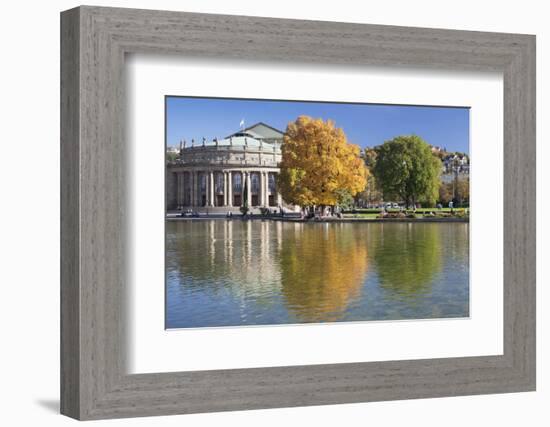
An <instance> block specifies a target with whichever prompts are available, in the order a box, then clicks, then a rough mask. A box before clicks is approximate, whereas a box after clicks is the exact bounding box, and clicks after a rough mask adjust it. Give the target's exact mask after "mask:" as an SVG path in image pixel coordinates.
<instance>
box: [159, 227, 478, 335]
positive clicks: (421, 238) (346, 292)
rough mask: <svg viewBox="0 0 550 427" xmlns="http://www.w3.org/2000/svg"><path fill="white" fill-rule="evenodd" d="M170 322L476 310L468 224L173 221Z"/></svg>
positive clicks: (444, 314)
mask: <svg viewBox="0 0 550 427" xmlns="http://www.w3.org/2000/svg"><path fill="white" fill-rule="evenodd" d="M166 269H167V271H166V327H167V328H188V327H214V326H241V325H277V324H294V323H311V322H316V323H318V322H345V321H365V320H397V319H421V318H422V319H427V318H449V317H467V316H468V315H469V224H466V223H414V224H413V223H364V222H361V223H290V222H277V221H269V220H266V221H259V220H254V221H241V220H239V219H237V220H232V221H226V220H189V221H167V222H166Z"/></svg>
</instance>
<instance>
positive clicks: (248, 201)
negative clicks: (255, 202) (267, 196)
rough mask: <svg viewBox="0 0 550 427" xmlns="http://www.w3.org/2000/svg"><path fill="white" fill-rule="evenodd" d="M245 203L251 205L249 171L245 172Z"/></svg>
mask: <svg viewBox="0 0 550 427" xmlns="http://www.w3.org/2000/svg"><path fill="white" fill-rule="evenodd" d="M246 203H247V204H248V207H249V208H250V207H251V206H252V188H250V172H246Z"/></svg>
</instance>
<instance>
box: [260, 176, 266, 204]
mask: <svg viewBox="0 0 550 427" xmlns="http://www.w3.org/2000/svg"><path fill="white" fill-rule="evenodd" d="M260 206H265V193H264V173H263V171H260Z"/></svg>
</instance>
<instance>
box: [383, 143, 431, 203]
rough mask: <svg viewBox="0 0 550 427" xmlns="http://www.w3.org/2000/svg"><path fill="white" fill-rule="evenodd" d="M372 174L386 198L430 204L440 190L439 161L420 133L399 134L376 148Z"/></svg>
mask: <svg viewBox="0 0 550 427" xmlns="http://www.w3.org/2000/svg"><path fill="white" fill-rule="evenodd" d="M375 150H376V162H375V164H374V167H373V173H374V176H375V178H376V180H377V182H378V185H379V186H380V188H381V190H382V192H383V193H384V198H385V200H391V199H392V198H393V199H400V200H403V201H405V203H407V205H409V204H415V203H417V202H425V203H427V204H430V205H433V204H435V201H436V200H437V198H438V195H439V194H438V193H439V191H438V190H439V175H440V173H441V161H440V160H439V159H438V158H437V157H436V156H434V155H433V154H432V151H431V148H430V146H429V145H428V144H427V143H426V142H425V141H424V140H423V139H422V138H420V137H419V136H416V135H411V136H398V137H396V138H394V139H392V140H390V141H386V142H384V144H382V145H379V146H378V147H376V148H375Z"/></svg>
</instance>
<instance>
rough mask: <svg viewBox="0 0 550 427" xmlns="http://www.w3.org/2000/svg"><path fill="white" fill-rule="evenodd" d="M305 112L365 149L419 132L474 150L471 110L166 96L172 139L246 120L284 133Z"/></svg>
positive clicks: (450, 146)
mask: <svg viewBox="0 0 550 427" xmlns="http://www.w3.org/2000/svg"><path fill="white" fill-rule="evenodd" d="M300 115H308V116H311V117H314V118H323V119H324V120H327V119H332V120H334V121H335V122H336V126H338V127H341V128H343V130H344V132H345V133H346V135H347V137H348V141H349V142H352V143H354V144H357V145H360V146H361V147H373V146H375V145H379V144H382V143H383V142H384V141H387V140H389V139H392V138H393V137H395V136H398V135H411V134H415V135H418V136H420V137H422V138H423V139H424V140H425V141H426V142H428V143H429V144H432V145H436V146H441V147H446V148H447V150H449V151H460V152H465V153H469V152H470V150H469V109H468V108H449V107H424V106H422V107H419V106H399V105H379V104H345V103H324V102H300V101H264V100H247V99H218V98H187V97H167V98H166V125H167V143H168V145H173V146H177V145H179V141H180V140H181V139H186V140H187V141H188V142H190V141H191V139H192V138H194V139H195V141H197V142H200V141H202V138H203V137H205V138H207V139H208V140H211V139H213V138H214V137H217V138H220V139H221V138H223V137H225V136H227V135H229V134H231V133H233V132H236V131H237V130H239V122H240V121H241V119H244V121H245V126H250V125H253V124H254V123H257V122H264V123H266V124H268V125H270V126H273V127H275V128H277V129H280V130H281V131H284V130H285V129H286V125H287V124H288V123H289V122H290V121H294V120H295V119H296V118H297V117H298V116H300Z"/></svg>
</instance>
